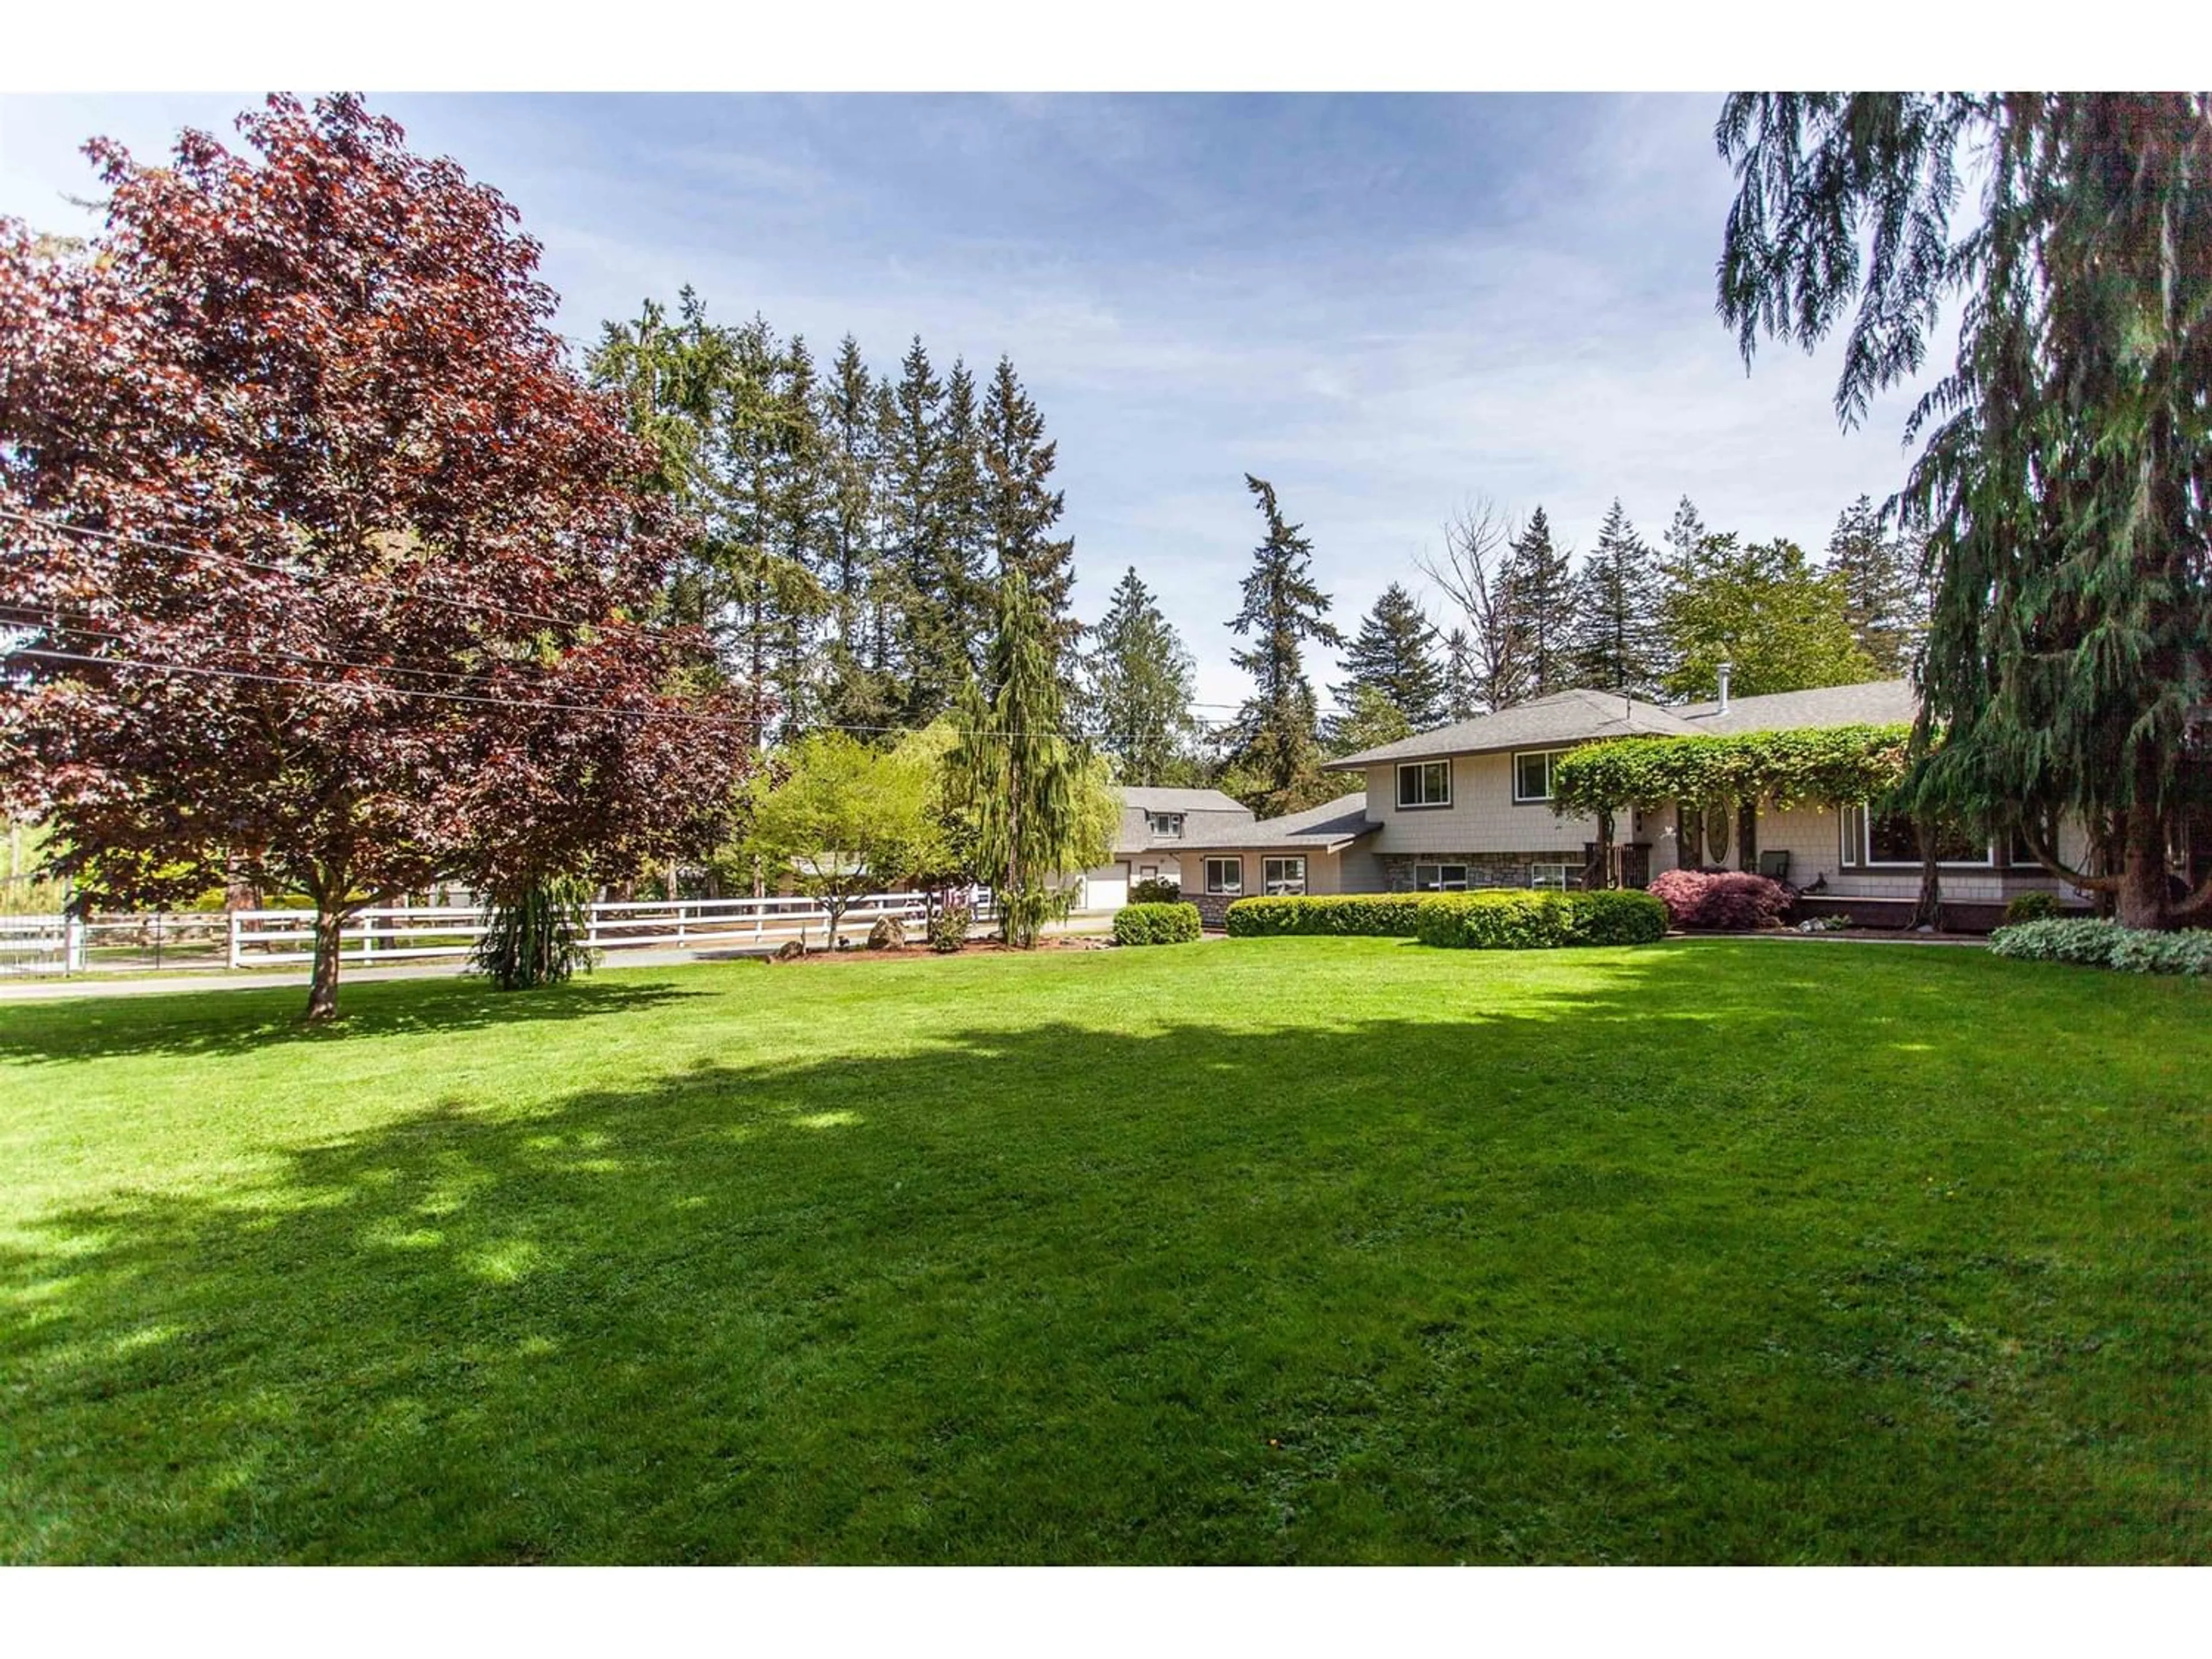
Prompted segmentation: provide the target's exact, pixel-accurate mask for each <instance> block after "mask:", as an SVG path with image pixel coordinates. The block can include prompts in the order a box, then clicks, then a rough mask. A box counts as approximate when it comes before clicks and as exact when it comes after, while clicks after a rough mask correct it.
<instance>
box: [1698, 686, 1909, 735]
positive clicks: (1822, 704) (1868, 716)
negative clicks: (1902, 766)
mask: <svg viewBox="0 0 2212 1659" xmlns="http://www.w3.org/2000/svg"><path fill="white" fill-rule="evenodd" d="M1919 712H1920V700H1919V699H1918V698H1917V697H1916V696H1913V695H1912V682H1911V680H1868V681H1865V682H1863V684H1858V685H1824V686H1821V687H1820V688H1819V689H1818V690H1812V691H1773V692H1770V693H1768V694H1767V695H1766V696H1763V697H1731V698H1729V706H1728V713H1726V714H1723V713H1721V708H1720V705H1719V704H1718V703H1717V702H1693V703H1686V704H1684V705H1683V706H1682V707H1681V708H1677V709H1675V710H1674V713H1676V714H1679V715H1680V716H1681V717H1682V718H1683V719H1684V720H1692V721H1694V722H1695V725H1694V726H1692V728H1691V729H1692V730H1693V731H1698V732H1810V731H1821V730H1824V729H1826V728H1828V727H1832V726H1905V725H1910V724H1911V721H1912V719H1913V717H1914V716H1915V715H1916V714H1918V713H1919Z"/></svg>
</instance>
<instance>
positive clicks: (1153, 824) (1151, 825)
mask: <svg viewBox="0 0 2212 1659" xmlns="http://www.w3.org/2000/svg"><path fill="white" fill-rule="evenodd" d="M1145 828H1146V829H1147V830H1149V831H1150V832H1151V833H1152V834H1153V835H1155V836H1159V837H1160V838H1161V839H1162V840H1164V841H1181V840H1182V813H1180V812H1147V813H1146V814H1145Z"/></svg>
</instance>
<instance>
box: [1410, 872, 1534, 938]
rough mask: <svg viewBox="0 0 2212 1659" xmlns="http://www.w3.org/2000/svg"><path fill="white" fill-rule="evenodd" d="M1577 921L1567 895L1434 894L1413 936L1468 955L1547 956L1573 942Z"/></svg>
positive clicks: (1506, 890) (1507, 891) (1501, 890)
mask: <svg viewBox="0 0 2212 1659" xmlns="http://www.w3.org/2000/svg"><path fill="white" fill-rule="evenodd" d="M1572 921H1573V912H1572V911H1571V909H1569V908H1568V905H1567V896H1566V895H1565V893H1534V892H1529V891H1528V890H1525V889H1522V888H1518V887H1494V888H1490V889H1487V890H1484V891H1482V892H1480V893H1439V894H1437V895H1435V896H1432V897H1431V898H1430V899H1429V900H1428V902H1426V903H1425V904H1423V905H1422V906H1421V916H1420V924H1419V931H1418V932H1417V933H1415V934H1414V937H1415V938H1416V939H1419V940H1420V941H1421V943H1422V944H1424V945H1443V946H1445V947H1447V948H1450V949H1458V950H1463V951H1546V950H1553V949H1556V948H1557V947H1559V946H1560V945H1565V944H1567V943H1568V942H1569V939H1570V937H1571V933H1572V931H1573V929H1572V925H1571V924H1572Z"/></svg>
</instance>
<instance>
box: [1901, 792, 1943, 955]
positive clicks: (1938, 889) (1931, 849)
mask: <svg viewBox="0 0 2212 1659" xmlns="http://www.w3.org/2000/svg"><path fill="white" fill-rule="evenodd" d="M1912 831H1913V835H1914V836H1915V837H1916V838H1917V840H1918V842H1920V893H1919V896H1917V898H1915V899H1914V900H1913V902H1912V915H1911V920H1910V921H1907V922H1906V923H1905V928H1906V930H1907V931H1908V932H1910V931H1911V930H1912V929H1914V928H1917V927H1930V928H1935V929H1937V930H1938V931H1940V930H1941V929H1942V926H1943V866H1942V864H1941V863H1940V862H1938V861H1937V860H1936V826H1935V825H1933V824H1932V823H1929V822H1928V821H1927V820H1926V819H1925V818H1915V819H1914V820H1913V821H1912Z"/></svg>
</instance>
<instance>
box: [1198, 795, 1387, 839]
mask: <svg viewBox="0 0 2212 1659" xmlns="http://www.w3.org/2000/svg"><path fill="white" fill-rule="evenodd" d="M1382 827H1383V826H1382V825H1381V824H1380V823H1376V821H1375V820H1374V819H1372V818H1370V817H1368V816H1367V792H1366V791H1365V790H1364V789H1361V790H1358V791H1356V792H1354V793H1352V794H1349V795H1339V796H1338V797H1337V798H1336V799H1334V800H1332V801H1324V802H1322V804H1321V805H1319V806H1309V807H1308V808H1306V810H1305V811H1303V812H1287V813H1285V814H1284V815H1283V816H1282V817H1279V818H1262V819H1261V820H1260V821H1259V822H1258V823H1248V824H1246V825H1245V826H1244V827H1243V829H1223V830H1217V831H1215V832H1214V833H1212V835H1209V836H1207V837H1206V839H1205V840H1203V841H1187V842H1183V843H1182V845H1183V848H1184V850H1186V851H1191V850H1204V851H1211V850H1212V849H1215V848H1246V847H1251V848H1276V847H1282V848H1291V849H1293V850H1296V849H1297V848H1313V849H1315V850H1316V851H1319V852H1324V853H1333V852H1334V851H1335V850H1336V849H1337V848H1340V847H1343V846H1346V845H1347V844H1349V843H1350V842H1355V841H1358V839H1359V838H1360V837H1361V836H1364V835H1368V834H1370V833H1372V832H1373V831H1375V830H1376V829H1381V828H1382Z"/></svg>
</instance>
